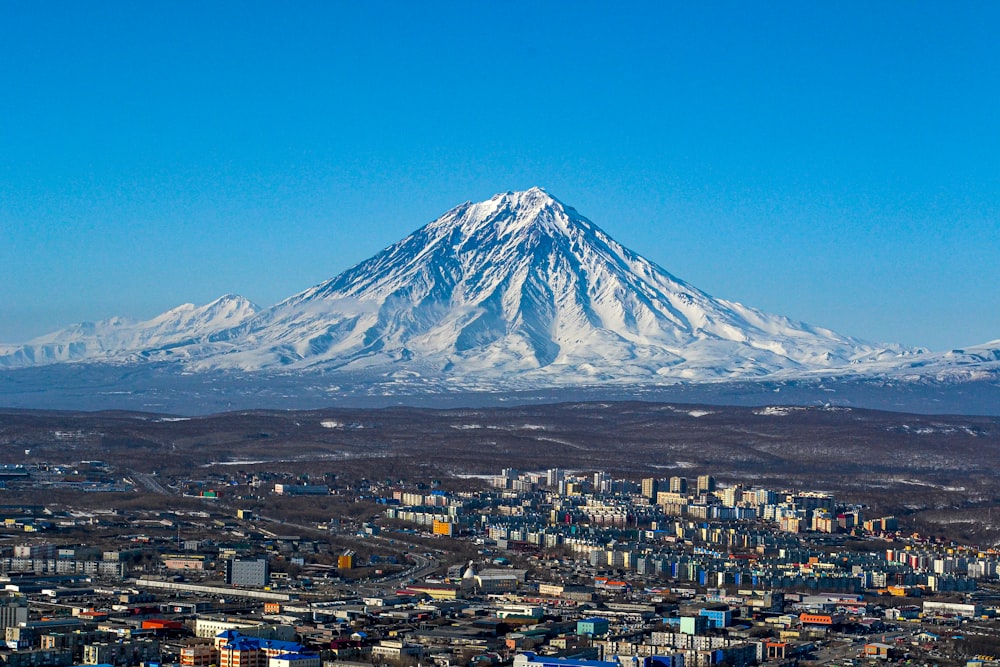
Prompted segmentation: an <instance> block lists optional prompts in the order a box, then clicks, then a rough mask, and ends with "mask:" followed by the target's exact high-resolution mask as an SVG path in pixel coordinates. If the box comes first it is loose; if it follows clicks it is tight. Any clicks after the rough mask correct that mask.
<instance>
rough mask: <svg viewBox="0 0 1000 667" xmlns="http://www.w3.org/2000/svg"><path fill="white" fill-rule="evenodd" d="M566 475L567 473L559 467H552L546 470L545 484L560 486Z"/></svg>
mask: <svg viewBox="0 0 1000 667" xmlns="http://www.w3.org/2000/svg"><path fill="white" fill-rule="evenodd" d="M565 476H566V473H565V472H564V471H562V470H560V469H559V468H550V469H549V470H547V471H546V472H545V485H546V486H554V487H558V486H559V483H560V482H561V481H563V479H564V478H565Z"/></svg>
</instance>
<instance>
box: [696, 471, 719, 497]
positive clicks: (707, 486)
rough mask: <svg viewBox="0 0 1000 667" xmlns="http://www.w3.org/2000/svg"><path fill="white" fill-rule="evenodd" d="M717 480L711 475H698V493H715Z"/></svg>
mask: <svg viewBox="0 0 1000 667" xmlns="http://www.w3.org/2000/svg"><path fill="white" fill-rule="evenodd" d="M714 492H715V478H714V477H712V476H711V475H698V493H714Z"/></svg>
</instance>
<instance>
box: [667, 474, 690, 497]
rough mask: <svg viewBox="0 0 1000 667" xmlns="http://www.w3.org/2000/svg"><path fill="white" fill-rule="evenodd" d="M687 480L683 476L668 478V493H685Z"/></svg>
mask: <svg viewBox="0 0 1000 667" xmlns="http://www.w3.org/2000/svg"><path fill="white" fill-rule="evenodd" d="M687 491H688V481H687V480H686V479H684V478H683V477H671V478H670V493H687Z"/></svg>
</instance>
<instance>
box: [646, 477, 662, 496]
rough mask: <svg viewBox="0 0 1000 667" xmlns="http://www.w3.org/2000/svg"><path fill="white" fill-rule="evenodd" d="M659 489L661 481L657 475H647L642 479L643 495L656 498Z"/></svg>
mask: <svg viewBox="0 0 1000 667" xmlns="http://www.w3.org/2000/svg"><path fill="white" fill-rule="evenodd" d="M659 490H660V483H659V480H658V479H656V478H655V477H646V478H645V479H643V480H642V495H643V497H644V498H649V499H650V500H656V492H657V491H659Z"/></svg>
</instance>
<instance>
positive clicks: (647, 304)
mask: <svg viewBox="0 0 1000 667" xmlns="http://www.w3.org/2000/svg"><path fill="white" fill-rule="evenodd" d="M913 353H915V352H914V351H908V350H903V349H901V348H899V347H897V346H879V345H872V344H869V343H865V342H862V341H860V340H857V339H853V338H849V337H845V336H841V335H839V334H836V333H834V332H832V331H829V330H826V329H820V328H816V327H811V326H809V325H806V324H802V323H799V322H793V321H791V320H789V319H787V318H784V317H779V316H775V315H769V314H766V313H763V312H761V311H758V310H755V309H753V308H749V307H746V306H743V305H741V304H738V303H735V302H731V301H726V300H721V299H715V298H713V297H711V296H709V295H708V294H706V293H704V292H702V291H701V290H699V289H697V288H695V287H693V286H691V285H689V284H687V283H685V282H683V281H682V280H679V279H678V278H675V277H674V276H672V275H671V274H669V273H668V272H667V271H665V270H664V269H662V268H660V267H659V266H657V265H656V264H654V263H652V262H650V261H648V260H646V259H644V258H643V257H641V256H639V255H637V254H636V253H634V252H632V251H631V250H629V249H627V248H625V247H623V246H622V245H621V244H619V243H617V242H616V241H615V240H614V239H612V238H611V237H610V236H608V235H607V234H606V233H605V232H604V231H602V230H601V229H600V228H599V227H597V226H596V225H595V224H593V223H592V222H590V221H589V220H587V219H586V218H584V217H583V216H581V215H580V214H579V213H577V212H576V211H575V210H574V209H573V208H571V207H568V206H565V205H564V204H562V203H561V202H559V201H558V200H556V199H555V198H553V197H552V196H550V195H549V194H548V193H546V192H545V191H543V190H541V189H538V188H532V189H531V190H527V191H524V192H508V193H504V194H499V195H496V196H495V197H493V198H491V199H489V200H488V201H484V202H479V203H471V202H469V203H465V204H462V205H460V206H457V207H455V208H454V209H452V210H450V211H448V212H447V213H445V214H444V215H443V216H441V217H440V218H438V219H437V220H435V221H433V222H431V223H429V224H427V225H425V226H424V227H422V228H420V229H418V230H417V231H416V232H414V233H413V234H411V235H410V236H408V237H406V238H405V239H403V240H402V241H399V242H398V243H396V244H394V245H392V246H390V247H388V248H386V249H385V250H383V251H382V252H380V253H378V254H377V255H375V256H374V257H372V258H370V259H368V260H366V261H364V262H362V263H360V264H358V265H357V266H355V267H353V268H351V269H349V270H347V271H345V272H344V273H342V274H341V275H339V276H337V277H335V278H333V279H331V280H329V281H327V282H324V283H322V284H320V285H317V286H315V287H312V288H310V289H308V290H306V291H304V292H302V293H300V294H297V295H295V296H292V297H290V298H289V299H286V300H285V301H283V302H281V303H279V304H277V305H275V306H272V307H270V308H267V309H264V310H260V309H258V308H257V307H256V306H254V305H253V304H251V303H250V302H249V301H247V300H246V299H243V298H241V297H231V296H227V297H223V298H222V299H219V300H218V301H215V302H213V303H211V304H208V305H207V306H202V307H201V308H196V307H194V306H192V305H185V306H181V307H179V308H176V309H174V310H171V311H168V312H167V313H164V314H163V315H160V316H159V317H156V318H154V319H152V320H149V321H146V322H138V323H135V322H130V321H126V320H122V319H112V320H108V321H105V322H100V323H97V324H83V325H77V326H74V327H70V328H68V329H65V330H63V331H59V332H56V333H54V334H51V335H48V336H44V337H42V338H39V339H36V340H33V341H31V342H29V343H28V344H25V345H21V346H8V347H3V348H0V366H6V367H18V366H25V365H39V364H51V363H59V362H67V361H101V362H117V363H135V362H139V361H142V360H168V359H169V360H176V361H178V362H179V363H183V364H184V365H185V368H186V369H188V370H192V371H193V370H220V369H221V370H227V369H228V370H241V371H258V370H267V369H276V368H281V369H297V370H304V369H324V370H344V371H351V372H361V373H369V372H375V373H378V374H380V375H383V376H384V375H392V374H394V373H398V374H401V375H402V376H408V377H414V376H420V377H437V378H447V379H449V380H453V381H455V382H456V383H458V384H459V385H464V386H469V385H475V386H483V385H484V383H485V384H489V383H501V384H503V385H505V386H511V385H523V386H529V385H539V384H541V385H565V384H572V383H577V382H586V383H594V382H660V381H670V380H681V379H684V380H694V381H704V380H722V379H734V378H755V377H758V378H759V377H765V376H770V375H773V374H784V375H787V374H807V373H809V372H813V371H817V370H829V369H835V368H847V367H852V366H853V367H855V368H857V367H858V366H859V365H866V364H870V363H873V362H879V361H881V362H882V363H885V364H888V363H898V361H899V358H900V356H901V355H904V356H905V355H909V354H913Z"/></svg>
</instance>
